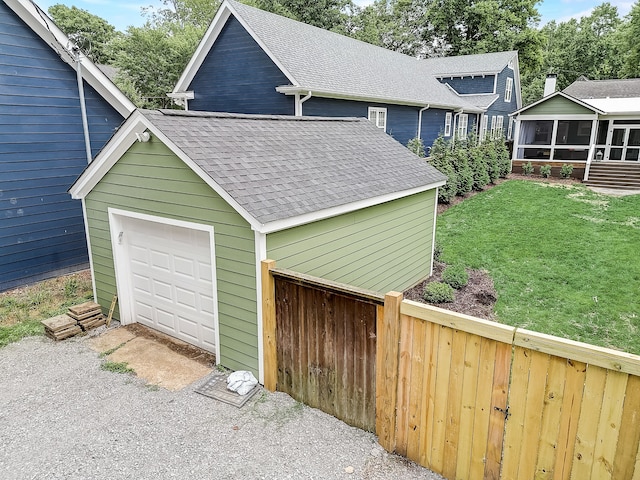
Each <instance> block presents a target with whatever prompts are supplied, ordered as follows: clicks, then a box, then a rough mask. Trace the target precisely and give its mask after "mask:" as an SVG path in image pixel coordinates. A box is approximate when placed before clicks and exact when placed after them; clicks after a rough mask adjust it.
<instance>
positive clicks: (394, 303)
mask: <svg viewBox="0 0 640 480" xmlns="http://www.w3.org/2000/svg"><path fill="white" fill-rule="evenodd" d="M402 299H403V296H402V293H399V292H389V293H387V294H386V295H385V297H384V315H380V314H378V318H377V325H376V331H377V337H378V338H377V340H376V434H377V435H378V442H379V443H380V445H381V446H382V447H384V448H385V450H387V451H388V452H394V451H395V449H396V408H397V399H398V354H399V343H400V305H401V304H402Z"/></svg>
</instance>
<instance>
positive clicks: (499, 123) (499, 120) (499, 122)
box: [494, 115, 504, 138]
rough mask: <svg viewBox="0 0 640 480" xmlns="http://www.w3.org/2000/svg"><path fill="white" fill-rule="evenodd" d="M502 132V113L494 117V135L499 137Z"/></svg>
mask: <svg viewBox="0 0 640 480" xmlns="http://www.w3.org/2000/svg"><path fill="white" fill-rule="evenodd" d="M503 134H504V117H503V116H502V115H498V116H497V117H496V132H495V134H494V136H495V137H496V138H499V137H501V136H502V135H503Z"/></svg>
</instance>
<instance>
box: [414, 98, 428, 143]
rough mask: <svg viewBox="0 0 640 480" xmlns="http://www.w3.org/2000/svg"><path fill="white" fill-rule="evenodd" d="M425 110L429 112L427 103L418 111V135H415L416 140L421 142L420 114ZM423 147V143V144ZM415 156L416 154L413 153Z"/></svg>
mask: <svg viewBox="0 0 640 480" xmlns="http://www.w3.org/2000/svg"><path fill="white" fill-rule="evenodd" d="M425 110H429V104H428V103H427V104H426V105H425V106H424V107H422V108H421V109H420V111H419V112H418V135H417V137H416V138H417V139H418V140H419V141H420V142H422V112H424V111H425ZM423 145H424V143H423ZM415 153H416V154H417V153H418V152H415Z"/></svg>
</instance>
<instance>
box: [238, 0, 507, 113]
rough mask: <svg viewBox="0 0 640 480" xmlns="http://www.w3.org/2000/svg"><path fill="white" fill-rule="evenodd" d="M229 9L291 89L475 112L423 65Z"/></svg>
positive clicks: (241, 8) (244, 9)
mask: <svg viewBox="0 0 640 480" xmlns="http://www.w3.org/2000/svg"><path fill="white" fill-rule="evenodd" d="M229 4H230V5H231V7H232V8H233V9H234V10H235V11H236V12H237V13H238V15H239V16H240V17H241V18H242V20H243V21H244V22H245V23H246V24H247V25H248V27H249V28H250V29H251V30H252V32H253V34H254V35H255V36H256V37H257V38H258V39H259V40H260V41H261V42H262V43H263V44H264V46H265V47H266V48H267V49H268V50H269V51H270V52H271V53H272V54H273V56H274V57H275V58H277V60H278V61H279V62H280V64H281V65H282V66H283V67H284V68H285V69H286V70H287V71H288V72H289V74H290V75H291V76H292V77H293V79H294V81H295V82H296V84H295V86H299V87H303V88H305V89H309V90H312V91H326V92H331V93H333V94H338V95H343V96H346V97H350V96H358V97H367V98H379V99H381V100H383V99H386V100H395V102H394V103H403V102H404V103H410V104H431V105H433V106H449V107H455V108H465V109H466V110H468V111H478V110H479V109H478V107H476V106H475V105H473V104H471V103H469V102H467V100H466V99H465V98H464V97H460V96H458V95H456V94H455V93H454V92H452V91H451V90H450V89H448V88H446V87H445V86H443V85H442V84H440V82H438V81H437V80H436V79H435V78H434V77H433V71H432V69H431V67H430V65H431V64H430V63H429V62H426V61H424V60H419V59H416V58H414V57H409V56H407V55H403V54H401V53H398V52H393V51H391V50H387V49H385V48H381V47H377V46H375V45H371V44H369V43H365V42H361V41H359V40H355V39H353V38H349V37H346V36H344V35H339V34H337V33H334V32H330V31H328V30H323V29H321V28H317V27H314V26H311V25H307V24H305V23H301V22H297V21H295V20H292V19H290V18H286V17H282V16H279V15H275V14H272V13H269V12H265V11H263V10H260V9H257V8H254V7H250V6H248V5H244V4H242V3H238V2H236V1H233V0H229ZM511 56H513V52H511ZM505 64H506V62H505Z"/></svg>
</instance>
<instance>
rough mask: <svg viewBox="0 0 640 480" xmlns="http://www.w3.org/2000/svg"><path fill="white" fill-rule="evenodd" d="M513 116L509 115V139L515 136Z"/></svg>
mask: <svg viewBox="0 0 640 480" xmlns="http://www.w3.org/2000/svg"><path fill="white" fill-rule="evenodd" d="M513 122H514V120H513V118H511V117H509V128H508V130H507V140H511V139H512V138H513Z"/></svg>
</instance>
